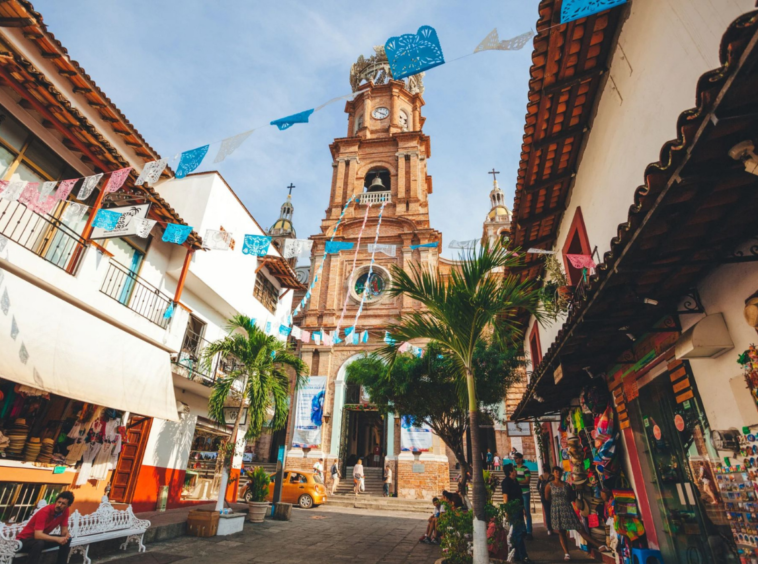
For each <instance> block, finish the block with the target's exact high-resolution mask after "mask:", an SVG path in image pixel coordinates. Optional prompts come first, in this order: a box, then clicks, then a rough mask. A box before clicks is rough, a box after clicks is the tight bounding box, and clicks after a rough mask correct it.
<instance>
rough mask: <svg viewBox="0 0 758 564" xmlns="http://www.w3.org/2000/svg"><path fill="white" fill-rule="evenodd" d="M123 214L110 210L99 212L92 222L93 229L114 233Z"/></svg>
mask: <svg viewBox="0 0 758 564" xmlns="http://www.w3.org/2000/svg"><path fill="white" fill-rule="evenodd" d="M120 217H121V214H120V213H118V212H114V211H110V210H98V211H97V215H96V216H95V220H94V221H93V222H92V227H99V228H101V229H105V230H106V231H113V230H114V229H115V228H116V224H118V220H119V218H120Z"/></svg>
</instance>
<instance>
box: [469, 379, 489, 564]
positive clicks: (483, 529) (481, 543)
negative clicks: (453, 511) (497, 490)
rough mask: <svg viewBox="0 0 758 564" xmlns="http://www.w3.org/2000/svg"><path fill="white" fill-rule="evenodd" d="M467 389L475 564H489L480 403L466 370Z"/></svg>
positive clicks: (472, 380) (472, 381)
mask: <svg viewBox="0 0 758 564" xmlns="http://www.w3.org/2000/svg"><path fill="white" fill-rule="evenodd" d="M466 387H467V389H468V411H469V428H470V429H471V463H472V466H473V467H474V471H473V473H472V476H471V478H472V480H471V481H472V488H473V496H472V497H473V504H474V564H487V563H488V562H489V561H490V556H489V552H488V550H487V517H486V514H485V506H486V503H487V489H486V488H485V487H484V474H483V468H482V455H481V451H480V449H479V403H478V402H477V399H476V386H475V385H474V374H473V372H472V371H471V369H470V368H467V369H466Z"/></svg>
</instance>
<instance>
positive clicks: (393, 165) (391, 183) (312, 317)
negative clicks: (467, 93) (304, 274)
mask: <svg viewBox="0 0 758 564" xmlns="http://www.w3.org/2000/svg"><path fill="white" fill-rule="evenodd" d="M390 77H391V73H390V68H389V64H388V62H387V57H386V55H385V53H384V48H383V47H376V48H375V54H374V55H373V56H372V57H370V58H368V59H364V57H362V56H361V57H360V58H359V59H358V61H357V62H356V63H355V64H354V65H353V66H352V69H351V71H350V83H351V85H352V88H353V93H354V96H353V98H352V99H351V100H350V101H348V102H347V103H346V105H345V112H346V113H347V130H346V131H345V135H344V136H343V137H339V138H337V139H335V140H334V142H333V143H332V144H331V145H330V146H329V149H330V152H331V157H332V170H333V172H332V181H331V186H330V187H329V191H328V194H329V197H328V201H327V202H326V204H327V207H326V211H325V215H324V218H323V220H322V222H321V232H320V233H319V234H316V235H313V236H312V237H311V239H312V240H313V249H312V254H311V266H310V274H309V283H311V282H313V281H314V279H315V280H316V282H315V285H314V287H313V289H312V290H311V299H310V300H309V302H308V303H307V305H306V306H305V307H304V309H303V311H301V312H300V313H299V315H298V317H297V318H296V319H295V324H296V325H298V326H299V327H301V328H302V329H303V330H306V331H310V332H313V331H322V332H323V333H330V332H333V331H335V330H336V329H339V333H338V335H339V337H340V338H341V339H342V342H340V343H337V344H333V345H331V346H327V345H326V344H323V343H321V344H317V343H314V342H313V341H311V342H310V343H303V344H302V345H301V348H300V353H301V356H302V359H303V360H304V361H305V363H306V364H308V366H309V367H310V374H311V375H312V376H316V375H319V376H326V377H327V388H326V394H325V399H324V414H325V416H324V424H323V427H322V432H321V444H320V448H318V449H312V450H311V451H309V452H308V453H307V455H306V456H307V458H311V459H312V458H320V457H322V456H323V457H324V458H325V460H326V463H327V464H331V461H332V460H335V459H339V460H340V462H341V464H342V465H343V469H346V468H345V466H347V467H349V466H350V465H351V463H354V462H355V460H357V457H364V464H367V463H368V468H370V467H372V466H374V465H377V466H378V465H379V464H382V463H383V462H385V461H386V462H392V464H393V469H395V470H396V471H397V472H399V468H400V466H395V464H396V463H397V464H398V465H399V464H401V463H402V464H406V463H407V464H408V465H409V466H408V468H410V465H412V464H413V462H414V460H413V455H412V454H410V453H402V454H401V452H400V444H399V443H400V440H399V439H398V440H396V439H395V435H396V431H397V433H398V436H399V421H398V420H397V419H395V418H394V415H388V416H386V417H381V416H379V414H378V413H374V415H372V414H371V410H370V409H369V410H358V411H357V412H356V411H355V410H353V408H354V406H355V405H357V404H360V403H364V402H366V404H367V405H370V398H364V396H363V394H361V393H360V390H359V391H358V392H357V393H354V392H355V390H352V391H351V389H350V386H349V385H348V384H347V382H346V370H345V368H346V366H347V365H348V364H349V363H350V362H352V361H353V360H355V359H356V358H358V357H359V356H362V355H363V354H364V353H366V352H371V351H372V350H376V349H377V348H380V347H382V346H384V344H385V343H384V336H385V331H386V329H387V327H388V326H389V325H390V324H391V323H392V322H395V321H397V319H398V318H399V317H400V316H401V315H403V314H404V313H406V312H410V311H413V310H415V309H418V308H419V307H420V305H419V304H418V303H416V302H412V301H411V300H409V299H408V298H406V297H402V296H401V297H391V296H389V295H388V291H387V290H388V289H389V288H390V286H391V284H392V267H393V266H397V267H399V268H402V269H408V267H409V265H410V264H412V263H420V264H421V265H422V266H423V267H425V268H431V269H437V267H438V263H439V249H440V248H441V247H442V234H441V233H440V232H439V231H436V230H434V229H432V228H431V227H430V225H429V195H430V194H431V193H432V177H431V176H429V175H428V174H427V162H428V159H429V158H430V157H431V143H430V140H429V137H428V136H427V135H426V134H425V133H424V130H423V128H424V121H425V118H424V117H423V116H422V113H421V110H422V108H423V107H424V99H423V98H422V94H423V91H424V87H423V75H422V74H419V75H414V76H411V77H409V78H407V79H406V80H404V81H398V80H392V79H391V78H390ZM325 192H326V191H325ZM348 202H349V204H348ZM343 212H344V215H343ZM380 214H381V216H380ZM340 218H341V219H340ZM380 221H381V223H380ZM338 223H339V225H338V227H337V232H336V235H335V237H334V240H335V241H343V242H348V243H352V244H353V248H352V249H350V250H343V251H341V252H339V253H335V254H329V255H328V256H327V257H326V260H325V262H324V265H323V269H322V270H321V271H320V272H319V266H320V264H321V261H322V259H323V256H324V249H325V245H326V243H327V241H329V240H330V239H331V238H332V235H333V233H334V228H335V226H337V224H338ZM375 242H376V243H377V244H378V245H381V251H375V252H374V253H373V262H372V252H370V250H369V245H373V244H374V243H375ZM435 244H436V245H435ZM356 249H357V252H356ZM316 276H317V279H316ZM353 327H355V331H356V332H357V333H359V334H363V333H364V332H367V335H368V339H367V341H362V342H361V344H360V345H355V344H347V343H346V342H345V341H346V340H348V339H346V338H345V330H346V329H351V328H353ZM415 344H417V345H421V344H423V343H415ZM434 445H435V446H434V449H433V453H432V452H430V453H429V454H425V456H429V457H436V458H433V460H431V459H430V460H429V465H428V468H429V480H431V481H432V482H434V480H436V479H437V475H439V476H447V475H448V474H447V473H448V468H447V457H446V456H445V448H444V445H443V444H442V442H441V441H440V440H439V439H438V438H437V437H434ZM291 453H292V454H291V455H288V458H287V461H288V467H290V465H292V467H293V468H294V467H295V466H294V465H295V464H296V463H295V460H297V456H300V457H302V456H303V454H299V453H298V452H297V449H293V451H291ZM369 453H370V457H367V454H369ZM404 456H405V457H408V460H405V459H404V458H403V457H404ZM311 464H312V463H311ZM327 467H328V466H327ZM432 469H434V472H432ZM409 472H410V470H409ZM343 475H347V474H343ZM396 475H398V474H396ZM438 485H439V484H437V483H436V482H435V483H434V484H433V485H430V489H429V490H430V492H431V491H433V490H434V491H436V489H437V486H438ZM402 492H403V485H402V483H398V495H399V496H400V497H409V496H410V497H412V496H413V495H416V494H413V493H412V491H411V493H410V494H408V495H403V493H402ZM419 492H420V490H419ZM406 493H407V492H406Z"/></svg>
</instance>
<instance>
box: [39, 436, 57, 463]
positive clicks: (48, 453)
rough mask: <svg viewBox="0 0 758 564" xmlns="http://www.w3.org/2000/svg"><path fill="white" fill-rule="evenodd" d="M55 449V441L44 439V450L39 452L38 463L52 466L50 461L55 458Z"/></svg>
mask: <svg viewBox="0 0 758 564" xmlns="http://www.w3.org/2000/svg"><path fill="white" fill-rule="evenodd" d="M53 447H55V441H54V440H53V439H42V448H41V449H40V451H39V456H38V457H37V462H41V463H43V464H50V461H51V460H52V458H53Z"/></svg>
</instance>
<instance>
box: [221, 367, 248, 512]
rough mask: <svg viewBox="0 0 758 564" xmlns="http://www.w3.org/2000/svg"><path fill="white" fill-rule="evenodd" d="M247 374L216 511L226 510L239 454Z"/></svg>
mask: <svg viewBox="0 0 758 564" xmlns="http://www.w3.org/2000/svg"><path fill="white" fill-rule="evenodd" d="M247 380H248V377H247V374H245V378H244V379H243V380H242V398H241V399H240V406H239V409H238V410H237V418H236V419H235V420H234V429H233V430H232V452H231V455H230V457H229V458H230V459H229V464H227V463H226V460H225V461H224V471H223V474H222V475H221V487H220V488H219V490H218V499H217V500H216V511H221V510H222V509H223V508H224V501H226V488H227V486H228V485H229V478H231V476H232V466H233V465H234V454H235V453H236V452H237V433H238V432H239V429H240V421H241V420H242V412H243V410H244V409H245V390H246V389H247Z"/></svg>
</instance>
